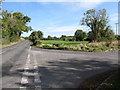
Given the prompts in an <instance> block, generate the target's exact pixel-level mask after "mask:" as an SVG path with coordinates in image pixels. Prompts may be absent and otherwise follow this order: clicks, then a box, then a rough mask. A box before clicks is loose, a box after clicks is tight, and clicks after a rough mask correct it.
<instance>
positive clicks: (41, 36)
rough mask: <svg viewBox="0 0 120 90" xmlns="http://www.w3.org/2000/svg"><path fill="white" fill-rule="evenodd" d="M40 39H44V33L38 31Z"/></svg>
mask: <svg viewBox="0 0 120 90" xmlns="http://www.w3.org/2000/svg"><path fill="white" fill-rule="evenodd" d="M37 34H38V38H39V39H42V38H43V32H42V31H37Z"/></svg>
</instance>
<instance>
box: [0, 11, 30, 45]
mask: <svg viewBox="0 0 120 90" xmlns="http://www.w3.org/2000/svg"><path fill="white" fill-rule="evenodd" d="M0 15H1V16H2V17H1V18H0V20H1V21H2V22H1V26H2V29H1V30H2V31H1V33H0V35H1V36H2V37H1V40H2V44H8V43H10V42H16V41H18V40H19V39H20V36H21V34H22V33H23V32H28V31H30V30H32V28H31V27H30V26H27V24H28V23H29V22H30V20H31V18H30V17H28V16H24V15H23V14H22V13H21V12H8V11H7V10H6V11H4V10H3V11H2V12H1V13H0Z"/></svg>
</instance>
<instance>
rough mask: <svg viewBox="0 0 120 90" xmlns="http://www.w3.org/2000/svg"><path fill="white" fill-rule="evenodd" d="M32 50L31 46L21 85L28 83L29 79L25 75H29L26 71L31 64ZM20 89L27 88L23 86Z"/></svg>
mask: <svg viewBox="0 0 120 90" xmlns="http://www.w3.org/2000/svg"><path fill="white" fill-rule="evenodd" d="M30 50H31V46H30V48H29V50H28V57H27V61H26V64H25V67H24V73H23V77H22V79H21V85H23V84H27V83H28V77H27V76H25V75H26V74H28V72H26V70H28V69H29V67H28V65H29V64H30ZM20 88H26V87H23V86H21V87H20Z"/></svg>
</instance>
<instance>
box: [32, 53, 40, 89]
mask: <svg viewBox="0 0 120 90" xmlns="http://www.w3.org/2000/svg"><path fill="white" fill-rule="evenodd" d="M33 56H34V69H35V72H34V76H35V79H34V83H35V88H39V89H40V90H41V80H40V76H39V74H38V73H39V72H38V65H37V60H36V55H35V54H33Z"/></svg>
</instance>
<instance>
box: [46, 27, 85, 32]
mask: <svg viewBox="0 0 120 90" xmlns="http://www.w3.org/2000/svg"><path fill="white" fill-rule="evenodd" d="M77 29H82V30H84V31H85V27H82V26H61V27H60V26H59V27H47V28H46V31H49V32H54V33H55V32H57V33H67V32H75V31H76V30H77Z"/></svg>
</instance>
